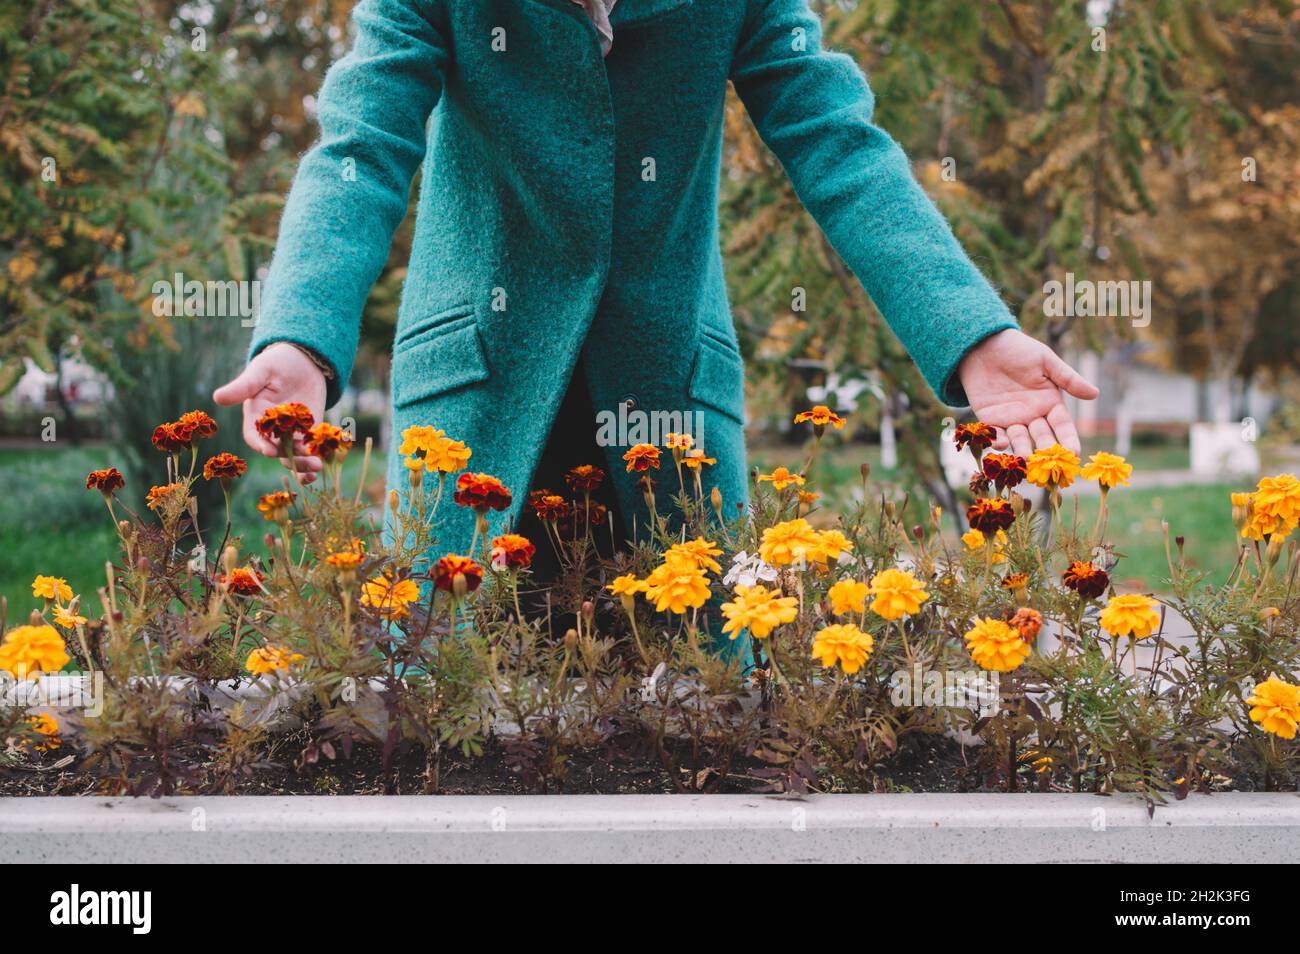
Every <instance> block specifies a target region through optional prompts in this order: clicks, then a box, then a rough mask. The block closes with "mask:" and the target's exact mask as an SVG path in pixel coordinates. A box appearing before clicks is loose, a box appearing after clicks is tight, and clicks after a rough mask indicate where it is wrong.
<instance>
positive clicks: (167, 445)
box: [152, 422, 194, 454]
mask: <svg viewBox="0 0 1300 954" xmlns="http://www.w3.org/2000/svg"><path fill="white" fill-rule="evenodd" d="M193 437H194V434H193V431H192V430H188V429H186V428H179V427H177V426H176V423H175V422H169V423H167V424H159V425H158V426H157V427H155V428H154V429H153V438H152V440H153V446H154V447H156V448H158V450H160V451H162V452H163V453H164V454H175V453H176V452H177V451H180V450H184V449H185V448H187V447H189V446H190V442H191V441H192V440H193Z"/></svg>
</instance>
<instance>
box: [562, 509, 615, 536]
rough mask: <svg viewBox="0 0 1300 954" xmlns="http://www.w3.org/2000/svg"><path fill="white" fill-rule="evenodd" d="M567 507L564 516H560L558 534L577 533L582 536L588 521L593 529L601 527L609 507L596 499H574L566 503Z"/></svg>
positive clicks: (570, 534)
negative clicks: (569, 503) (568, 503)
mask: <svg viewBox="0 0 1300 954" xmlns="http://www.w3.org/2000/svg"><path fill="white" fill-rule="evenodd" d="M567 506H568V509H567V511H566V512H565V514H564V516H562V517H561V518H560V523H559V527H560V535H561V536H569V537H571V536H573V535H574V534H577V535H578V536H582V535H583V534H585V533H586V532H587V525H588V524H589V523H590V525H591V527H592V528H593V529H594V528H596V527H603V526H604V525H605V521H606V519H607V518H608V517H609V508H607V507H606V506H605V505H604V504H602V503H599V502H598V501H595V500H592V501H574V502H573V503H572V504H571V505H567Z"/></svg>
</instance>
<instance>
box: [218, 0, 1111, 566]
mask: <svg viewBox="0 0 1300 954" xmlns="http://www.w3.org/2000/svg"><path fill="white" fill-rule="evenodd" d="M353 20H354V22H355V26H356V40H355V45H354V46H353V49H352V51H351V52H350V53H349V54H348V55H347V56H346V57H345V58H343V59H342V60H340V61H339V62H338V63H336V64H335V65H334V66H333V68H332V69H330V71H329V73H328V75H327V76H326V79H325V83H324V85H323V87H322V88H321V92H320V96H319V101H318V110H319V119H320V126H321V137H320V140H319V142H318V143H317V144H316V145H315V146H314V147H313V148H312V149H311V151H309V152H308V153H307V154H306V155H305V156H304V157H303V160H302V164H301V166H300V167H299V170H298V174H297V176H296V178H295V181H294V184H293V188H292V191H291V192H290V194H289V199H288V203H287V205H286V207H285V211H284V216H283V219H282V222H281V226H280V235H279V241H278V244H277V247H276V251H275V255H274V259H273V262H272V265H271V271H270V275H269V277H268V279H267V282H266V285H265V288H264V290H263V295H262V309H261V312H262V314H261V318H260V320H259V322H258V325H257V328H256V331H255V335H254V338H253V343H252V350H251V358H250V362H249V364H248V367H247V368H246V369H245V371H244V372H243V373H242V374H241V375H240V376H239V377H238V378H237V379H236V380H235V381H233V382H231V383H230V384H228V385H226V386H225V387H224V388H222V389H220V390H219V391H218V392H217V394H216V399H217V400H218V401H220V402H221V403H227V404H231V403H237V402H243V404H244V420H245V427H244V432H245V436H246V438H247V440H248V441H249V443H250V444H251V445H252V446H253V447H254V448H255V449H257V450H260V451H262V452H263V453H267V454H275V453H276V452H277V448H276V447H275V446H274V445H272V444H270V443H268V442H267V441H265V440H264V439H262V438H261V437H259V436H258V435H257V434H256V432H255V430H254V429H253V427H252V422H253V421H254V420H255V419H256V418H257V416H258V415H259V414H260V413H261V411H262V409H263V408H265V407H266V406H268V405H269V404H273V403H278V402H281V401H285V400H299V401H303V402H304V403H306V404H308V406H310V407H311V408H312V409H313V411H314V412H315V413H316V414H317V416H318V417H319V416H320V413H321V411H322V410H323V408H324V407H325V406H327V405H328V404H331V403H333V402H334V401H335V400H337V399H338V396H339V393H340V390H341V388H342V386H343V385H344V384H345V383H346V381H347V379H348V375H349V373H350V371H351V368H352V362H353V359H354V356H355V352H356V348H357V337H358V326H359V321H360V315H361V311H362V307H363V305H364V303H365V300H366V296H367V295H368V293H369V290H370V287H371V285H372V284H373V283H374V281H375V280H376V278H377V277H378V275H379V273H380V270H381V268H382V267H383V265H384V262H385V259H386V257H387V254H388V247H389V244H390V242H391V238H392V234H393V232H394V230H395V229H396V227H397V225H398V224H399V222H400V221H401V220H402V218H403V216H404V215H405V213H406V209H407V195H408V191H409V189H410V184H411V181H412V179H413V178H414V175H415V172H416V170H417V168H420V167H421V164H423V169H422V172H423V174H422V177H421V187H420V196H419V203H418V212H417V218H416V227H415V237H414V241H413V244H412V248H411V258H410V265H409V269H408V275H407V279H406V284H405V288H404V289H403V294H402V302H401V309H400V313H399V319H398V327H397V334H396V338H395V341H394V347H393V362H392V397H393V408H394V415H393V417H394V425H393V426H394V430H395V432H400V431H401V430H402V429H404V428H406V427H408V426H410V425H413V424H433V425H435V426H437V427H439V428H442V429H444V430H445V431H447V432H448V434H449V435H450V436H452V437H455V438H457V439H459V440H463V441H465V442H466V443H467V444H469V446H470V447H471V448H472V449H473V452H474V456H473V459H472V461H471V467H472V469H474V470H479V471H486V472H489V473H492V474H494V475H496V476H497V477H500V478H501V479H502V480H503V481H504V482H505V483H506V485H507V486H508V487H510V488H511V489H512V490H513V491H514V500H515V502H514V505H513V507H512V509H511V510H510V511H509V512H508V513H507V515H506V517H507V519H510V520H517V518H518V515H519V511H520V508H521V505H522V503H523V501H524V498H525V496H526V494H525V491H526V490H527V489H529V488H530V487H532V486H534V484H533V479H534V474H535V472H536V471H537V468H538V464H539V461H540V460H541V459H542V454H543V450H544V447H545V446H546V444H547V441H548V438H555V439H559V438H570V439H571V438H572V435H573V434H578V435H579V436H580V440H581V441H582V442H586V443H588V444H589V443H590V442H591V437H590V435H591V433H592V432H593V431H594V430H595V421H594V420H592V418H591V417H589V416H587V411H588V409H589V410H590V411H593V412H595V413H602V412H605V413H606V414H607V415H612V416H613V418H614V419H616V420H617V419H619V418H620V415H621V418H622V419H623V420H635V415H634V414H633V415H632V416H631V417H629V414H630V413H631V412H638V411H639V412H641V413H643V414H647V413H648V414H654V413H656V412H657V413H659V414H667V415H669V417H668V418H664V419H663V420H675V419H674V418H672V417H671V415H673V414H674V413H676V414H679V415H683V417H679V418H676V420H688V421H691V422H695V421H699V422H702V425H703V427H702V433H701V434H697V435H696V436H697V437H698V438H700V439H701V440H702V443H703V446H704V448H705V450H706V451H707V453H708V454H709V456H711V457H715V458H717V461H718V463H717V465H716V466H715V467H713V468H711V469H710V470H709V472H708V478H709V480H710V483H711V484H716V485H717V486H718V487H719V488H720V490H721V493H722V496H723V498H724V500H725V501H726V506H727V507H728V508H731V507H734V506H735V504H736V503H737V502H740V501H743V500H744V499H745V496H746V478H745V455H744V437H743V421H744V387H743V376H744V369H743V365H742V362H741V357H740V353H739V351H738V350H737V347H736V336H735V332H734V330H733V327H732V322H731V317H730V313H729V309H728V304H727V296H726V289H725V283H724V280H723V271H722V269H723V264H722V258H721V255H720V251H719V242H718V215H717V205H718V177H719V167H720V161H721V152H722V138H723V113H724V106H725V100H726V92H727V84H728V81H730V82H731V83H732V84H734V86H735V89H736V91H737V93H738V94H739V95H740V98H741V99H742V100H743V102H744V104H745V107H746V109H747V110H748V112H749V114H750V116H751V117H752V119H753V121H754V123H755V126H756V127H757V129H758V131H759V133H760V134H761V135H762V137H763V139H764V141H765V142H766V143H767V144H768V146H769V147H770V148H771V149H772V151H773V152H774V153H775V154H776V155H777V157H778V158H779V159H780V161H781V163H782V164H783V166H784V167H785V169H786V171H787V173H788V174H789V175H790V177H791V179H792V181H793V183H794V186H795V189H796V191H797V193H798V195H799V198H800V199H801V200H802V202H803V203H804V205H805V206H806V207H807V208H808V209H809V211H810V212H811V213H812V215H813V216H814V217H815V219H816V220H817V222H818V224H819V225H820V226H821V228H822V229H823V230H824V231H825V233H826V235H827V236H828V238H829V239H830V241H831V243H832V244H833V245H834V247H835V249H836V250H837V251H838V252H839V253H840V255H841V256H842V257H843V258H844V260H845V261H846V262H847V263H848V264H849V266H850V267H851V268H852V269H853V271H854V273H855V274H856V275H857V277H858V278H859V279H860V280H861V281H862V284H863V285H864V286H865V288H866V289H867V291H868V292H869V293H870V295H871V297H872V299H873V300H874V301H875V303H876V305H877V306H878V307H879V309H880V311H881V313H882V314H883V315H884V316H885V318H886V319H887V320H888V322H889V324H890V326H891V327H892V328H893V330H894V332H895V333H896V334H897V335H898V337H899V339H900V340H901V341H902V343H903V345H904V346H905V347H906V348H907V350H908V352H909V353H910V354H911V356H912V357H913V359H914V360H915V361H916V363H917V365H918V366H919V368H920V370H921V372H922V374H923V375H924V376H925V379H926V380H927V381H928V382H929V384H930V386H931V387H932V388H933V389H934V390H935V393H936V394H938V395H939V397H940V398H941V399H942V400H944V401H945V402H947V403H948V404H952V405H965V404H970V405H972V406H973V408H974V410H975V412H976V413H977V414H978V415H979V416H980V417H981V418H982V419H983V420H985V421H987V422H989V423H991V424H994V425H996V426H998V427H999V428H1000V429H1002V436H1003V438H1004V439H1005V440H1007V441H1009V443H1010V444H1011V445H1012V446H1013V447H1014V449H1015V450H1016V451H1017V452H1018V453H1028V452H1029V451H1030V450H1031V449H1032V446H1033V443H1037V444H1039V445H1043V444H1050V443H1052V442H1053V441H1055V440H1058V439H1059V440H1060V442H1061V443H1063V444H1066V445H1067V446H1073V447H1076V448H1077V446H1078V438H1077V436H1076V434H1075V431H1074V427H1073V425H1072V423H1071V421H1070V417H1069V414H1068V412H1067V411H1066V409H1065V406H1064V404H1063V402H1062V399H1061V390H1060V389H1062V388H1064V389H1065V390H1066V391H1068V392H1070V393H1072V394H1074V395H1076V396H1078V397H1081V398H1092V397H1095V396H1096V390H1095V388H1093V387H1092V385H1090V384H1088V383H1087V382H1085V381H1083V380H1082V379H1081V378H1080V377H1079V376H1078V375H1077V374H1076V373H1075V372H1074V371H1072V370H1071V369H1070V368H1069V367H1068V366H1067V365H1065V363H1064V362H1062V361H1061V359H1060V358H1058V357H1057V356H1056V355H1055V354H1054V353H1053V352H1052V351H1051V350H1050V349H1048V348H1047V347H1045V346H1044V345H1042V344H1040V343H1038V342H1036V341H1034V340H1033V339H1032V338H1029V337H1027V336H1025V335H1023V334H1021V333H1020V332H1019V331H1018V330H1017V328H1016V323H1015V321H1014V320H1013V318H1012V317H1011V315H1010V313H1009V312H1008V310H1007V308H1006V306H1005V305H1004V304H1003V303H1002V301H1001V300H1000V299H999V298H998V295H997V294H996V292H995V291H994V290H993V289H992V287H990V285H989V284H988V282H987V281H986V280H985V279H984V278H983V277H982V276H981V275H980V273H979V272H978V271H977V270H976V268H975V267H974V266H973V265H972V264H971V262H970V260H969V259H968V258H967V257H966V255H965V254H964V253H963V251H962V249H961V248H960V246H959V245H958V243H957V242H956V240H955V239H954V238H953V235H952V232H951V230H950V229H949V228H948V225H947V223H946V222H945V221H944V220H943V218H942V217H941V216H940V215H939V213H938V212H937V211H936V209H935V207H934V206H933V205H932V204H931V202H930V201H929V199H928V198H927V197H926V195H925V193H924V192H923V191H922V190H921V188H920V187H919V186H918V185H917V183H916V182H915V180H914V179H913V177H912V175H911V172H910V170H909V167H908V162H907V159H906V157H905V156H904V154H903V152H902V151H901V149H900V148H899V147H898V145H897V144H896V143H895V142H894V141H893V140H892V139H890V137H889V136H888V135H887V134H885V133H884V132H883V131H881V130H880V129H879V128H877V127H876V126H874V125H872V122H871V114H872V105H873V104H872V94H871V91H870V90H869V89H868V87H867V83H866V80H865V79H864V78H863V75H862V73H861V72H860V71H859V70H858V68H857V66H856V65H855V64H854V63H853V61H852V60H851V59H849V58H848V57H847V56H843V55H840V54H837V53H832V52H829V51H827V50H825V49H823V48H822V45H821V29H820V23H819V21H818V19H817V17H816V16H815V14H813V13H812V12H811V11H810V10H809V8H808V5H807V0H362V2H361V3H359V4H358V5H357V7H356V9H355V11H354V14H353ZM571 382H574V390H576V391H579V392H581V393H580V394H578V395H577V397H578V398H580V400H578V401H576V402H575V401H574V400H573V398H574V390H570V383H571ZM566 394H567V395H568V397H569V400H568V401H566V400H565V398H566ZM588 402H589V404H588ZM562 405H563V406H565V407H566V408H570V409H571V408H573V407H579V408H581V409H582V411H581V412H580V413H579V415H578V419H576V420H575V419H563V420H559V424H558V426H556V425H557V415H558V413H559V410H560V408H561V406H562ZM569 413H570V414H571V415H572V413H573V412H572V411H571V410H570V411H569ZM697 414H698V417H697V416H696V415H697ZM606 420H608V417H607V418H606ZM553 427H554V428H555V429H554V430H553ZM615 430H616V431H617V430H618V429H615ZM606 436H608V435H606ZM635 436H636V435H628V434H617V433H616V437H615V441H614V442H612V443H611V442H609V441H605V442H602V450H603V452H604V454H605V460H604V461H603V462H601V461H590V460H585V461H579V460H574V461H571V463H573V464H577V463H603V464H604V466H605V468H606V469H607V470H608V471H609V472H610V473H611V475H612V476H613V477H614V479H615V480H614V482H615V490H616V492H617V502H618V504H619V509H620V510H621V511H622V513H623V514H625V515H635V514H636V513H637V508H638V507H639V506H641V507H643V505H642V504H641V503H640V495H639V493H638V491H637V489H636V487H635V484H634V479H633V477H632V475H629V474H627V473H626V471H625V468H624V465H623V462H622V456H623V454H624V452H625V451H626V450H627V443H631V442H632V441H626V442H624V443H618V441H619V440H622V439H624V438H627V437H633V438H634V437H635ZM396 443H397V442H396V441H394V442H393V446H394V447H396ZM298 465H299V467H300V468H301V469H302V470H304V471H307V472H310V471H312V470H315V469H317V467H318V466H319V464H318V462H317V461H315V460H313V459H308V458H300V459H299V461H298ZM389 480H390V484H391V485H392V486H395V487H397V488H399V489H404V488H405V486H406V478H405V471H404V469H403V467H402V464H401V460H400V458H398V457H397V456H396V453H395V451H394V454H393V458H392V459H391V460H390V463H389ZM706 492H707V489H706ZM441 512H443V513H446V514H448V517H447V519H446V520H445V521H444V523H443V524H442V525H441V527H440V535H441V547H443V548H445V549H446V550H462V551H463V549H464V548H465V547H467V546H468V544H469V541H470V537H471V534H472V530H473V525H472V519H471V517H470V516H469V515H468V514H467V513H466V512H464V511H461V510H460V508H442V511H441ZM642 512H643V510H642ZM498 526H499V525H498ZM493 529H494V532H495V530H496V527H495V526H494V528H493Z"/></svg>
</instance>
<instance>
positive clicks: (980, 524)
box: [966, 497, 1016, 536]
mask: <svg viewBox="0 0 1300 954" xmlns="http://www.w3.org/2000/svg"><path fill="white" fill-rule="evenodd" d="M1015 519H1016V513H1015V510H1013V509H1012V507H1011V501H1009V500H1003V499H1001V498H1000V497H981V498H980V499H979V500H977V501H975V503H973V504H971V506H970V507H969V508H968V509H967V511H966V520H967V522H968V523H969V524H970V525H971V527H973V528H974V529H976V530H978V531H979V532H980V533H982V534H984V535H985V536H992V535H993V534H996V533H997V532H998V531H999V530H1005V529H1006V528H1007V527H1009V526H1011V522H1012V521H1013V520H1015Z"/></svg>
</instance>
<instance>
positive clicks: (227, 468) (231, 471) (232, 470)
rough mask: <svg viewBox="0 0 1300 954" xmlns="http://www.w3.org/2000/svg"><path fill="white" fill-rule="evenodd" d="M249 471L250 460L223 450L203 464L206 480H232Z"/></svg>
mask: <svg viewBox="0 0 1300 954" xmlns="http://www.w3.org/2000/svg"><path fill="white" fill-rule="evenodd" d="M247 472H248V462H247V461H245V460H244V458H242V457H239V456H237V455H235V454H227V453H226V452H224V451H223V452H222V453H220V454H217V455H216V456H214V457H209V458H208V460H207V463H205V464H204V465H203V479H204V480H220V481H231V480H234V479H235V478H236V477H243V476H244V474H245V473H247Z"/></svg>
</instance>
